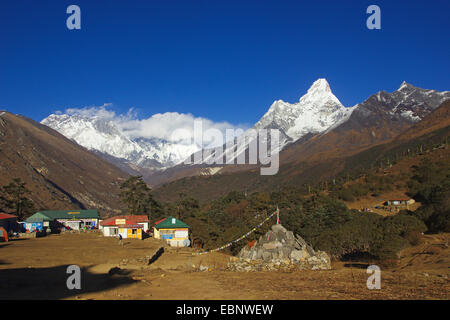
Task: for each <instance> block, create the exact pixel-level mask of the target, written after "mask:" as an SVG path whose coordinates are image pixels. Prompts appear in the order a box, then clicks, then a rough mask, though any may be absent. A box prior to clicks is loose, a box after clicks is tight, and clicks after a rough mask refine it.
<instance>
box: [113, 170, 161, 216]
mask: <svg viewBox="0 0 450 320" xmlns="http://www.w3.org/2000/svg"><path fill="white" fill-rule="evenodd" d="M120 190H121V192H120V198H121V200H122V202H124V203H125V204H126V205H127V208H128V212H129V214H131V215H135V214H138V213H144V214H148V215H149V216H150V213H151V208H152V205H153V203H154V200H153V196H152V194H151V191H152V190H151V189H150V188H149V187H148V186H147V184H146V183H145V182H144V180H143V179H142V176H131V177H130V178H128V179H127V180H126V181H124V182H123V183H122V184H121V185H120Z"/></svg>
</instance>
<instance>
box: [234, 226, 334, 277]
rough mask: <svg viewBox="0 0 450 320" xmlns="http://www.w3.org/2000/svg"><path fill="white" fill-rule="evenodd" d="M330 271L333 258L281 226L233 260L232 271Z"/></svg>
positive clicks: (273, 227) (245, 248)
mask: <svg viewBox="0 0 450 320" xmlns="http://www.w3.org/2000/svg"><path fill="white" fill-rule="evenodd" d="M307 269H309V270H326V269H331V262H330V257H329V256H328V254H326V253H325V252H323V251H314V249H313V248H312V247H311V246H310V245H308V244H307V243H306V242H305V240H303V238H302V237H300V236H299V235H296V236H294V233H293V232H292V231H288V230H286V228H284V227H283V226H282V225H281V224H275V225H273V226H272V228H271V230H269V231H268V232H267V233H266V234H265V235H264V236H261V237H260V238H259V241H257V242H256V244H254V245H253V246H252V247H251V248H250V247H249V246H248V245H247V246H245V247H244V248H242V250H241V251H240V252H239V254H238V256H237V257H231V258H230V262H229V263H228V270H231V271H247V272H248V271H271V270H307Z"/></svg>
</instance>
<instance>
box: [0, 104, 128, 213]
mask: <svg viewBox="0 0 450 320" xmlns="http://www.w3.org/2000/svg"><path fill="white" fill-rule="evenodd" d="M126 177H127V174H126V173H124V172H123V171H121V170H120V169H118V168H117V167H115V166H113V165H112V164H110V163H109V162H107V161H105V160H103V159H102V158H100V157H99V156H97V155H95V154H93V153H91V152H90V151H88V150H87V149H85V148H83V147H81V146H80V145H78V144H76V143H74V142H73V141H71V140H69V139H67V138H65V137H64V136H63V135H61V134H60V133H58V132H57V131H55V130H53V129H50V128H49V127H47V126H45V125H42V124H40V123H38V122H35V121H33V120H31V119H28V118H25V117H22V116H17V115H13V114H11V113H9V112H5V111H3V112H0V185H2V186H3V185H6V184H8V183H9V182H10V181H11V179H13V178H20V179H21V180H22V181H24V182H26V187H27V188H28V189H30V190H31V195H30V197H31V198H32V200H33V201H34V203H35V205H36V207H37V209H52V210H56V209H73V208H81V209H85V208H86V209H99V211H100V213H101V214H104V215H107V214H111V213H114V212H118V210H119V209H120V204H119V199H118V193H119V184H120V183H121V181H123V180H124V179H126Z"/></svg>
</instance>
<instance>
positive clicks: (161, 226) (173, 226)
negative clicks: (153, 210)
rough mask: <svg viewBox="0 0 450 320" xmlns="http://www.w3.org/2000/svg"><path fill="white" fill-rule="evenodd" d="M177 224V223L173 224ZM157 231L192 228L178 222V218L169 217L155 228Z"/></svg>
mask: <svg viewBox="0 0 450 320" xmlns="http://www.w3.org/2000/svg"><path fill="white" fill-rule="evenodd" d="M173 222H175V223H173ZM155 228H156V229H176V228H190V227H189V226H188V225H187V224H186V223H184V222H183V221H180V220H178V219H177V218H173V217H168V218H167V219H165V220H164V221H162V222H160V223H158V224H157V225H156V226H155Z"/></svg>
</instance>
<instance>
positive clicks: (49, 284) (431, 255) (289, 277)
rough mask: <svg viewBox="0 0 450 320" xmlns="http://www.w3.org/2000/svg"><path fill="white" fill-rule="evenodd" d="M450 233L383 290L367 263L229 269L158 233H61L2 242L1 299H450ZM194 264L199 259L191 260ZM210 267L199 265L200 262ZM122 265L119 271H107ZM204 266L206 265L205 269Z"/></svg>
mask: <svg viewBox="0 0 450 320" xmlns="http://www.w3.org/2000/svg"><path fill="white" fill-rule="evenodd" d="M449 239H450V235H449V234H442V235H433V236H426V237H425V242H424V243H423V244H421V245H419V246H416V247H412V248H408V249H406V250H404V252H403V257H402V259H401V260H400V263H399V265H397V266H396V267H394V268H390V269H387V270H385V269H383V268H382V274H381V279H382V280H381V290H368V289H367V288H366V281H367V277H368V276H369V275H368V274H367V273H366V269H365V268H366V266H367V265H368V264H367V263H362V262H359V263H358V262H348V263H344V262H335V263H333V264H332V266H333V269H332V270H327V271H293V272H250V273H239V272H230V271H226V270H225V267H226V264H227V261H228V260H229V256H227V255H225V254H221V253H214V254H209V255H202V256H192V255H191V254H190V253H191V252H192V249H190V248H179V249H178V248H170V247H165V252H164V253H163V254H162V256H161V257H160V258H159V259H158V260H156V261H155V262H154V263H152V264H151V265H148V260H149V258H150V257H151V256H152V255H153V253H154V252H155V251H156V250H157V249H158V248H159V247H161V246H162V245H163V242H161V241H160V240H156V239H146V240H143V241H140V240H127V239H125V240H124V242H125V245H124V246H123V247H121V246H119V244H118V240H117V239H114V238H104V237H103V236H102V235H101V234H100V233H86V234H83V233H82V234H70V233H66V234H60V235H50V236H48V237H44V238H30V239H19V240H12V241H10V242H6V243H0V299H201V300H203V299H449V298H450V292H449V289H450V285H449V276H450V272H449V266H450V254H449V253H450V251H449V250H450V249H449V248H448V240H449ZM72 264H76V265H79V266H80V267H81V268H82V281H81V282H82V289H81V290H68V289H67V288H66V279H67V277H68V276H69V275H68V274H66V269H67V266H68V265H72ZM193 265H194V266H193ZM200 265H201V266H203V267H205V266H207V267H208V268H209V269H210V271H199V266H200ZM115 267H118V268H120V270H118V269H116V270H118V272H117V273H114V274H109V273H108V272H109V271H110V270H111V269H112V268H115ZM202 269H203V268H202Z"/></svg>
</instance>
